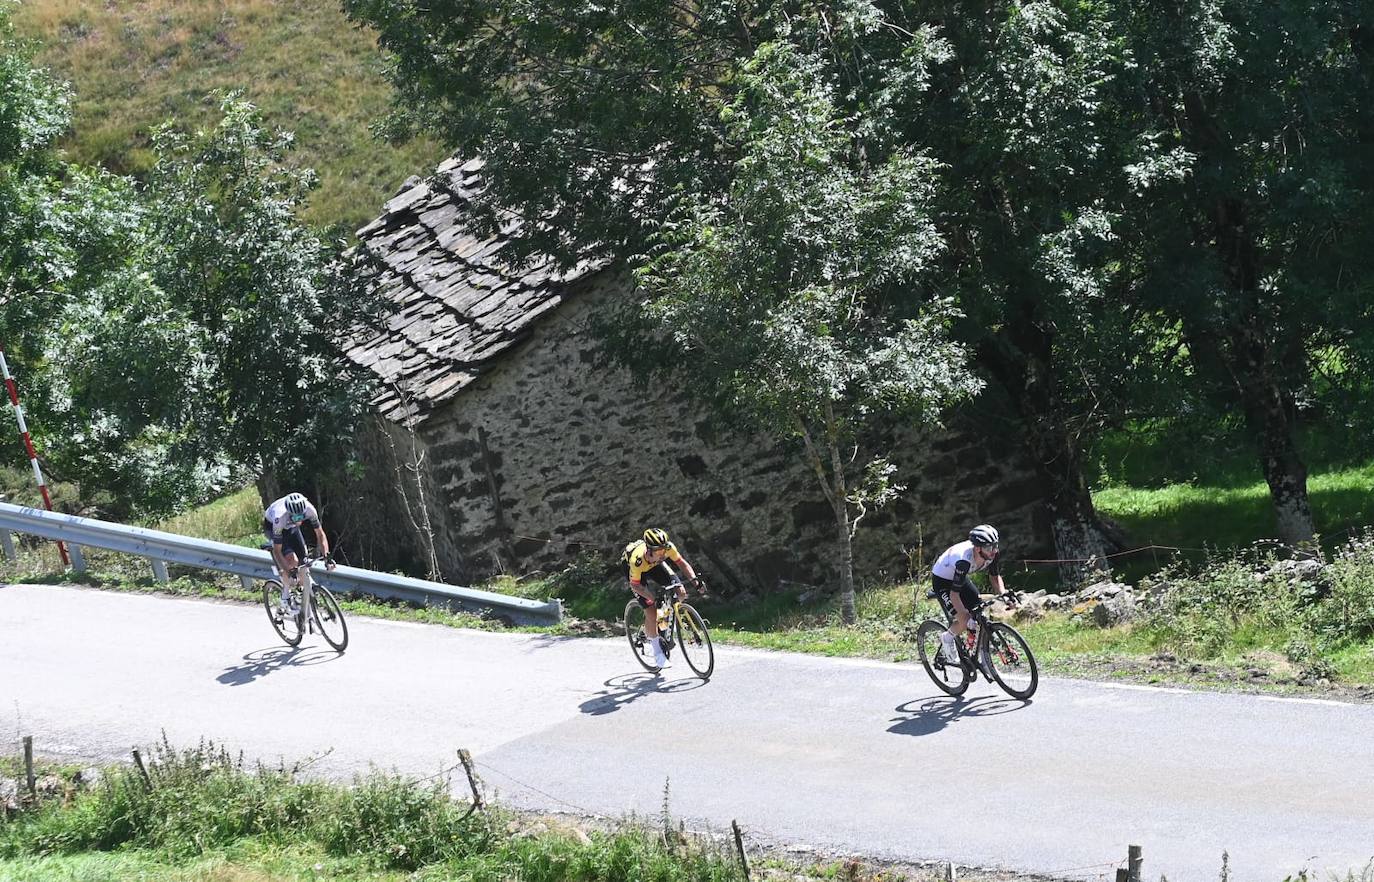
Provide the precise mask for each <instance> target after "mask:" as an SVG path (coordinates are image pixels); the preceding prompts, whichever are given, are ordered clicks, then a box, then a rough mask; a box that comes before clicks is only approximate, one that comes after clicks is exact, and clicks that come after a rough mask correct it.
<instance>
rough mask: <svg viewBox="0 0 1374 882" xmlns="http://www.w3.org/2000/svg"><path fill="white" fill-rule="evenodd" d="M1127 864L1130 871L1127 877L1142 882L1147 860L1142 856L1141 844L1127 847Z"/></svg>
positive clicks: (1131, 880)
mask: <svg viewBox="0 0 1374 882" xmlns="http://www.w3.org/2000/svg"><path fill="white" fill-rule="evenodd" d="M1126 866H1127V868H1128V870H1129V872H1130V875H1129V876H1128V877H1127V878H1128V879H1129V880H1130V882H1141V878H1140V874H1141V871H1142V870H1143V869H1144V868H1145V861H1144V859H1143V858H1142V857H1141V856H1140V846H1139V845H1129V846H1127V847H1126Z"/></svg>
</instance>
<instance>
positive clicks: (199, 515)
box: [149, 486, 262, 548]
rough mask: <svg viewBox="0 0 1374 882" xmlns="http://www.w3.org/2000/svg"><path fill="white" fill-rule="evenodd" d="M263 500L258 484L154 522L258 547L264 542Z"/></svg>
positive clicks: (186, 533) (169, 529)
mask: <svg viewBox="0 0 1374 882" xmlns="http://www.w3.org/2000/svg"><path fill="white" fill-rule="evenodd" d="M261 524H262V500H261V499H259V498H258V491H257V489H256V488H255V487H252V486H248V487H244V488H243V489H242V490H238V491H236V492H234V493H230V494H229V495H228V496H222V497H220V498H219V499H216V500H215V501H213V502H210V503H208V504H206V505H202V506H198V507H196V508H193V509H190V510H188V511H186V512H183V513H182V514H179V515H174V516H173V517H170V518H165V519H163V520H161V521H158V522H156V523H153V524H150V525H149V526H151V527H153V528H154V529H156V530H163V531H165V532H168V533H179V534H181V535H183V536H195V537H196V538H198V539H214V540H217V541H219V542H229V543H231V544H233V545H248V546H251V547H254V548H256V547H257V546H258V545H259V544H261V542H262V529H261Z"/></svg>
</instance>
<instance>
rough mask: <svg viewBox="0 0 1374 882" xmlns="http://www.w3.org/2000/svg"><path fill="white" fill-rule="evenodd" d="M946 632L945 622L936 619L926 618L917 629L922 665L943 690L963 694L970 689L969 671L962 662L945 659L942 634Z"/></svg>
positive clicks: (917, 646) (917, 642)
mask: <svg viewBox="0 0 1374 882" xmlns="http://www.w3.org/2000/svg"><path fill="white" fill-rule="evenodd" d="M944 632H945V623H944V622H937V621H936V620H935V619H927V620H925V621H924V622H922V623H921V627H919V628H917V629H916V649H917V651H918V652H919V653H920V655H921V666H922V667H924V668H925V669H926V673H927V674H929V675H930V679H931V680H932V681H934V683H935V685H936V686H939V687H940V690H941V691H942V692H945V693H947V694H949V695H956V696H957V695H963V694H964V692H965V691H967V690H968V684H969V671H968V668H966V667H964V666H963V665H962V664H954V663H952V662H948V661H945V656H944V653H943V652H941V649H940V647H941V644H940V635H941V634H943V633H944Z"/></svg>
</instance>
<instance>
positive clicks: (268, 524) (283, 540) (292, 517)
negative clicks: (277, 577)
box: [262, 493, 334, 611]
mask: <svg viewBox="0 0 1374 882" xmlns="http://www.w3.org/2000/svg"><path fill="white" fill-rule="evenodd" d="M301 525H305V526H307V527H310V528H312V529H313V530H314V531H315V547H316V549H317V550H318V552H319V555H320V557H322V558H324V565H325V567H326V568H328V569H331V570H332V569H334V559H333V558H332V557H330V556H329V537H327V536H325V534H324V527H323V526H321V524H320V515H319V512H317V511H315V506H314V505H312V504H311V503H310V500H309V499H306V498H305V496H304V495H303V494H300V493H288V494H286V495H285V496H283V497H282V498H281V499H278V500H277V501H276V502H274V503H272V504H271V505H269V506H267V511H265V512H263V513H262V532H263V535H265V536H266V537H267V542H268V544H269V545H270V546H271V550H272V559H273V560H274V561H276V564H277V572H279V573H281V605H282V609H283V610H287V608H288V607H289V606H290V604H291V587H292V585H294V584H295V581H296V579H295V577H294V576H293V575H292V574H293V573H294V572H295V571H296V566H297V564H299V563H300V561H301V558H303V557H305V555H306V551H305V537H304V536H303V535H301ZM287 611H290V610H287Z"/></svg>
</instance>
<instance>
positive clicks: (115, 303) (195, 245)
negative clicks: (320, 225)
mask: <svg viewBox="0 0 1374 882" xmlns="http://www.w3.org/2000/svg"><path fill="white" fill-rule="evenodd" d="M220 109H221V112H222V114H223V116H222V118H221V120H220V121H219V123H218V124H217V125H216V126H215V127H214V128H213V129H211V130H208V131H202V132H197V133H195V134H187V133H183V132H180V131H177V130H176V129H174V128H172V127H170V126H164V127H162V128H161V129H160V130H159V131H158V132H156V133H155V135H154V138H153V149H154V152H155V154H156V157H157V159H156V163H155V165H154V167H153V169H152V171H151V173H150V175H149V178H148V180H147V181H146V182H144V183H143V184H141V185H137V186H136V185H134V184H133V183H132V182H128V181H122V180H119V179H109V178H108V176H105V177H97V176H92V175H85V176H78V177H76V178H75V179H74V180H75V181H76V182H78V183H79V182H81V181H86V182H87V184H89V183H90V182H91V181H93V180H94V181H98V182H99V183H100V188H98V192H99V193H103V194H106V196H107V197H108V198H107V199H105V201H104V202H102V201H101V200H100V199H95V198H91V199H88V200H86V201H84V202H83V203H82V204H83V206H84V207H83V209H82V211H83V212H84V213H85V214H84V215H82V216H86V215H89V216H90V217H91V218H92V219H93V220H94V219H95V218H100V219H101V220H102V223H99V224H96V223H94V222H92V223H90V224H87V225H83V228H86V227H94V228H98V229H100V231H101V233H100V236H98V237H96V238H95V240H94V241H91V242H86V243H84V244H83V245H82V247H81V249H80V250H81V252H82V253H84V254H96V253H100V254H103V255H104V259H103V260H101V261H99V262H98V270H99V271H98V272H93V273H91V274H89V276H88V277H86V278H83V279H80V281H81V282H82V284H80V285H76V286H74V287H73V290H72V292H71V296H69V297H68V298H67V300H66V302H65V304H64V306H63V308H62V310H61V312H60V313H59V315H58V316H57V319H56V320H55V321H53V322H51V323H50V324H48V325H45V326H44V328H43V329H42V334H43V339H44V355H43V358H42V360H41V362H40V363H41V366H42V374H43V377H44V380H45V382H44V386H45V389H44V393H45V394H43V395H42V396H41V400H40V404H41V405H42V406H43V408H44V417H45V418H44V421H43V422H44V425H45V426H46V427H47V432H46V435H47V440H48V445H49V448H50V450H51V454H52V456H53V458H54V460H55V461H57V462H58V463H60V464H61V466H62V469H63V471H64V473H65V474H67V475H69V476H71V477H76V478H78V479H80V480H81V481H83V483H84V484H85V485H87V486H88V487H89V488H90V489H97V488H98V489H104V490H107V491H110V492H111V493H113V494H114V497H115V499H116V500H119V501H121V502H122V503H123V504H125V505H128V506H129V507H131V508H133V509H134V510H136V511H139V512H143V513H156V512H164V511H167V510H170V509H174V508H177V507H180V506H182V505H185V504H187V503H188V502H193V501H198V500H200V499H203V498H204V497H206V496H208V495H212V494H213V493H215V492H218V491H220V490H221V489H223V487H224V486H226V485H227V484H229V483H231V482H235V481H241V480H243V479H244V478H245V477H247V476H248V475H263V474H265V473H266V474H269V475H278V474H282V473H286V474H287V475H291V476H292V477H294V478H301V477H306V476H308V475H310V474H312V473H314V472H315V471H316V470H318V469H321V468H324V467H327V466H328V465H329V464H330V463H329V462H328V460H329V457H330V456H331V455H332V453H333V452H334V451H335V450H336V449H337V447H336V441H337V439H339V438H342V437H346V436H347V435H348V431H349V429H348V427H349V425H350V421H351V418H352V417H353V416H354V415H355V414H356V413H357V412H358V410H359V408H360V407H361V406H362V404H363V403H364V402H365V400H366V394H365V392H361V393H360V387H359V384H358V382H357V381H356V377H355V376H354V375H353V374H352V373H350V372H349V371H348V370H347V369H346V368H345V367H344V362H343V360H342V359H341V358H340V356H339V351H338V348H337V347H338V342H339V341H340V340H342V339H343V337H344V335H345V334H346V333H348V332H349V331H350V329H351V328H352V327H353V322H354V321H356V320H358V319H359V318H365V317H366V315H367V310H368V306H369V304H370V303H371V302H372V301H371V299H370V297H369V296H368V295H366V294H365V292H364V291H363V290H362V286H361V284H360V282H359V280H358V279H357V278H355V277H354V275H353V274H352V273H351V272H350V271H348V270H346V268H344V267H343V266H342V264H341V263H340V259H339V257H340V249H341V244H340V243H337V242H331V241H328V240H326V239H325V238H323V237H322V236H321V235H320V234H318V233H317V232H315V231H314V230H312V229H310V228H309V227H308V226H306V225H305V224H303V223H302V222H301V221H300V220H299V219H298V217H297V215H296V211H297V209H298V208H299V207H300V205H301V204H302V201H303V200H304V199H305V197H306V195H307V194H308V192H309V190H310V187H311V185H312V183H313V177H312V174H311V173H310V172H309V171H308V170H299V169H293V168H290V167H288V166H287V165H286V164H285V158H286V151H287V150H288V149H289V147H290V145H291V138H290V135H289V134H285V133H279V132H272V131H269V130H268V129H266V128H265V127H264V125H263V123H262V119H261V117H260V115H259V114H258V112H257V110H256V109H255V108H254V107H253V106H252V105H250V104H248V103H247V102H245V101H242V100H240V99H238V98H237V97H235V96H229V97H227V98H225V99H224V100H223V101H222V103H221V108H220ZM87 189H88V190H89V189H91V187H90V186H88V188H87ZM88 195H90V194H89V193H88Z"/></svg>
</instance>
